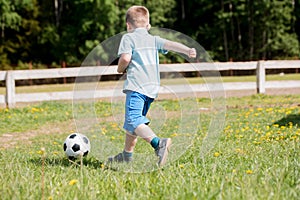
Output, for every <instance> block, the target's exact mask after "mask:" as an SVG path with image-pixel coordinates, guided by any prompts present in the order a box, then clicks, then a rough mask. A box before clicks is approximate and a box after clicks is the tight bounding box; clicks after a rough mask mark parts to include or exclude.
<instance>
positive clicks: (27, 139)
mask: <svg viewBox="0 0 300 200" xmlns="http://www.w3.org/2000/svg"><path fill="white" fill-rule="evenodd" d="M74 130H75V127H74V124H73V121H72V120H70V121H66V122H61V123H55V124H53V123H52V124H46V125H43V126H41V127H40V128H39V129H36V130H29V131H26V132H23V133H21V132H17V133H5V134H3V135H1V136H0V141H1V148H4V149H7V148H12V147H15V146H16V145H17V144H19V143H21V142H22V143H25V144H31V139H32V138H34V137H36V136H38V135H41V134H43V135H50V134H63V133H68V132H70V133H71V132H72V131H74Z"/></svg>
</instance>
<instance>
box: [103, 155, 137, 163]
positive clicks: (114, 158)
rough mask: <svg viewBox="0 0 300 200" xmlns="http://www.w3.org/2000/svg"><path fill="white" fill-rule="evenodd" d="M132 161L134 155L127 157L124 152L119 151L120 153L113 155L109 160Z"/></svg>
mask: <svg viewBox="0 0 300 200" xmlns="http://www.w3.org/2000/svg"><path fill="white" fill-rule="evenodd" d="M131 161H132V157H130V158H126V157H125V156H124V155H123V153H119V154H118V155H116V156H112V157H109V158H108V162H119V163H121V162H127V163H128V162H131Z"/></svg>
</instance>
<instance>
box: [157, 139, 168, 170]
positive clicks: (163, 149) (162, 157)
mask: <svg viewBox="0 0 300 200" xmlns="http://www.w3.org/2000/svg"><path fill="white" fill-rule="evenodd" d="M170 146H171V138H162V139H160V141H159V145H158V148H157V149H156V150H155V154H156V155H157V156H158V157H159V160H158V163H157V164H158V166H160V167H161V166H163V165H164V164H165V163H166V162H167V157H168V153H169V149H170Z"/></svg>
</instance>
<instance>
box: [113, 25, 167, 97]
mask: <svg viewBox="0 0 300 200" xmlns="http://www.w3.org/2000/svg"><path fill="white" fill-rule="evenodd" d="M165 41H166V40H165V39H163V38H161V37H159V36H153V35H151V34H149V33H148V31H147V29H145V28H136V29H135V30H134V31H133V32H132V33H126V34H125V35H123V37H122V39H121V42H120V46H119V51H118V55H119V56H120V55H121V54H123V53H128V54H130V55H131V56H132V58H131V62H130V64H129V66H128V67H127V79H126V80H125V83H124V88H123V92H125V93H126V91H129V90H130V91H135V92H139V93H141V94H144V95H146V96H148V97H150V98H156V97H157V94H158V91H159V86H160V74H159V57H158V53H159V52H162V53H167V51H166V50H164V49H163V46H164V43H165Z"/></svg>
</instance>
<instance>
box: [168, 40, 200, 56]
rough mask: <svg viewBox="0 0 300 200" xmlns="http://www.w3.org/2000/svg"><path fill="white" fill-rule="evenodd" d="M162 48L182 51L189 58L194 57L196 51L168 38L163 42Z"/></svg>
mask: <svg viewBox="0 0 300 200" xmlns="http://www.w3.org/2000/svg"><path fill="white" fill-rule="evenodd" d="M164 49H166V50H170V51H175V52H177V53H183V54H185V55H187V56H188V57H189V58H196V56H197V52H196V49H194V48H189V47H187V46H185V45H183V44H181V43H178V42H173V41H170V40H167V41H166V42H165V44H164Z"/></svg>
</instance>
